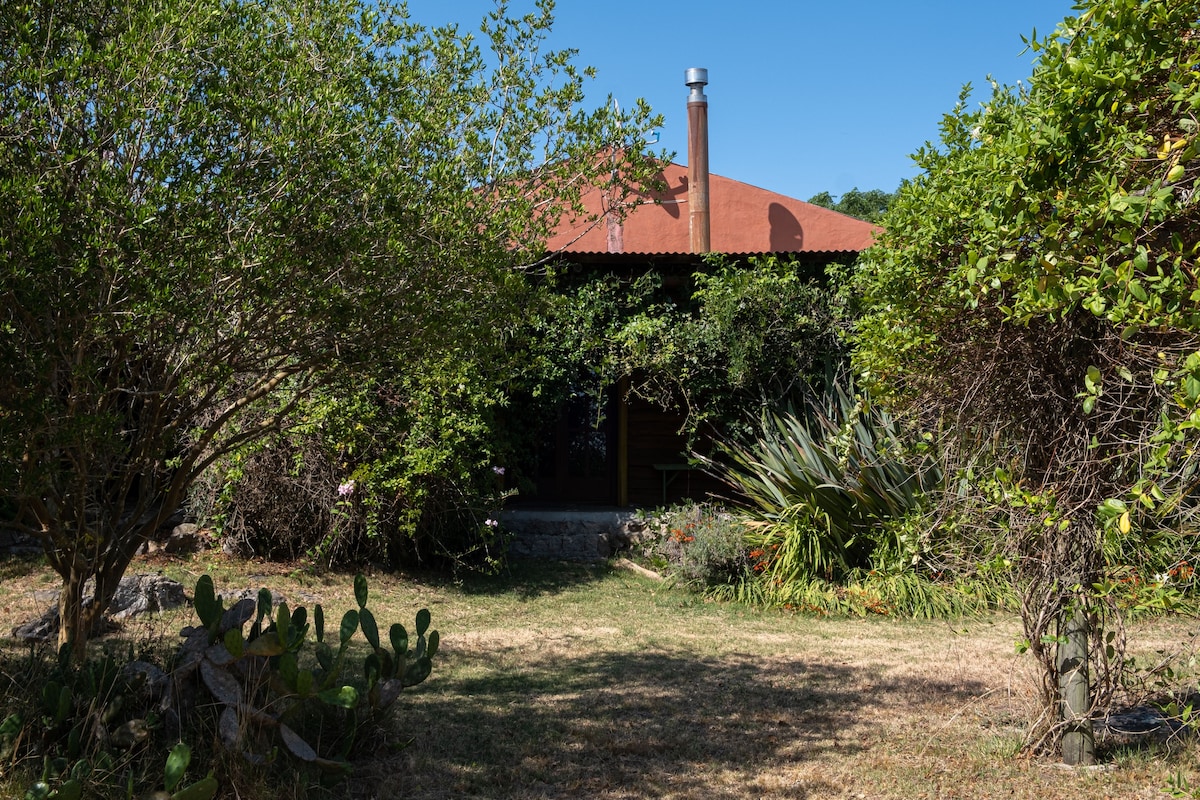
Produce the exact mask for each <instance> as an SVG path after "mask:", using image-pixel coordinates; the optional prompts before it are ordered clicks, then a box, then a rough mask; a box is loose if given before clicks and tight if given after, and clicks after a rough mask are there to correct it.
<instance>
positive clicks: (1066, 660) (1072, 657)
mask: <svg viewBox="0 0 1200 800" xmlns="http://www.w3.org/2000/svg"><path fill="white" fill-rule="evenodd" d="M1089 629H1090V623H1089V621H1088V615H1087V610H1086V609H1085V608H1084V607H1083V606H1082V605H1081V604H1079V603H1078V601H1077V602H1076V603H1074V604H1072V607H1069V608H1067V609H1066V610H1064V611H1063V614H1062V616H1061V617H1060V618H1059V642H1058V691H1059V697H1060V701H1061V706H1062V718H1063V721H1064V722H1065V723H1066V728H1065V729H1064V731H1063V735H1062V741H1061V744H1062V752H1063V763H1064V764H1068V765H1070V766H1091V765H1093V764H1095V763H1096V735H1095V733H1094V732H1093V731H1092V720H1091V718H1090V716H1089V715H1090V713H1091V707H1092V701H1091V691H1090V686H1089V682H1088V638H1089V636H1088V634H1089Z"/></svg>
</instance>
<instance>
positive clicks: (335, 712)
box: [47, 575, 439, 770]
mask: <svg viewBox="0 0 1200 800" xmlns="http://www.w3.org/2000/svg"><path fill="white" fill-rule="evenodd" d="M194 598H195V599H194V605H195V609H196V615H197V617H198V618H199V620H200V626H199V627H193V628H185V629H184V631H183V636H184V637H185V642H184V644H183V645H182V647H181V649H180V657H179V659H178V664H179V666H178V667H177V669H176V685H179V683H180V681H181V680H183V679H185V678H187V677H189V676H192V675H198V676H199V683H200V685H201V686H203V687H204V689H205V690H207V692H208V694H209V695H211V697H212V698H213V699H214V700H216V701H217V702H218V703H219V704H220V705H221V706H223V709H222V711H221V715H220V719H219V720H218V731H219V733H220V736H221V739H222V741H223V742H224V744H225V745H226V746H227V747H229V748H230V749H232V750H235V751H237V752H241V753H242V754H243V755H244V756H245V757H246V758H248V759H249V760H251V761H255V762H257V761H263V760H265V759H266V758H267V754H268V753H269V752H270V749H271V747H272V746H273V745H272V743H273V742H276V741H277V742H279V743H281V744H282V745H283V748H284V750H286V752H288V753H290V754H291V755H292V756H294V757H295V758H298V759H300V760H302V761H305V762H309V763H313V764H316V765H318V766H321V767H324V768H327V769H335V770H341V769H344V768H345V761H343V760H341V759H339V758H336V757H335V758H331V757H327V756H323V755H321V754H320V753H318V751H317V749H316V748H315V747H314V746H313V745H312V744H310V743H309V741H308V740H307V739H305V738H304V736H303V735H302V734H301V733H300V732H299V731H297V730H296V729H295V727H293V725H295V724H296V723H297V722H304V721H305V720H312V719H318V720H320V719H330V718H334V719H336V718H338V717H339V716H341V717H347V718H348V719H340V720H338V722H340V723H341V724H340V725H339V726H338V730H337V731H336V733H337V734H338V735H340V736H343V737H346V738H344V739H343V742H342V748H341V749H342V752H341V753H340V755H341V756H342V757H344V756H345V755H346V754H347V753H348V752H349V749H350V746H351V745H352V743H353V740H352V739H350V738H348V737H351V736H353V732H354V730H355V729H356V728H357V727H358V725H359V724H361V722H362V721H363V720H364V719H365V718H370V717H371V716H373V715H378V714H381V713H383V712H384V711H386V710H387V709H388V708H389V707H390V706H391V705H392V704H393V703H394V702H395V701H396V699H397V698H398V697H399V696H400V693H401V691H402V690H403V689H404V688H406V687H408V686H415V685H416V684H418V683H421V682H422V681H424V680H425V679H426V678H428V677H429V675H430V673H431V672H432V669H433V657H434V656H435V655H436V653H437V649H438V643H439V637H438V633H437V631H432V630H430V629H429V625H430V614H429V611H428V610H427V609H421V610H420V611H419V612H417V616H416V628H415V632H416V640H415V641H410V638H409V635H408V631H407V630H406V629H405V627H404V626H403V625H401V624H399V623H396V624H393V625H392V626H391V627H390V628H389V629H388V638H387V641H386V642H384V641H383V640H382V639H381V637H380V634H379V626H378V623H377V622H376V620H375V615H374V614H373V613H372V612H371V610H370V609H369V608H368V607H367V602H368V599H369V590H368V586H367V581H366V578H364V577H363V576H362V575H358V576H356V577H355V579H354V598H355V601H356V603H357V605H358V608H355V609H350V610H348V611H347V612H346V613H345V614H344V615H343V616H342V619H341V623H340V624H339V625H338V628H337V636H336V642H333V641H329V640H327V639H326V629H325V612H324V609H323V608H322V607H321V606H320V605H319V604H318V605H316V606H314V608H313V612H312V621H311V622H310V621H309V618H308V617H309V615H308V611H307V609H305V608H304V607H303V606H301V607H298V608H296V609H295V610H294V611H292V610H289V608H288V606H287V604H286V603H283V602H280V603H278V604H275V603H274V599H273V598H272V596H271V593H270V591H268V590H267V589H262V590H260V591H259V593H258V596H257V598H256V599H244V600H241V601H239V602H237V603H235V604H234V605H233V606H232V607H230V608H228V609H227V608H225V606H224V603H223V601H222V599H221V597H220V596H218V595H217V593H216V589H215V586H214V585H213V582H212V578H211V577H210V576H208V575H202V576H201V577H200V579H199V580H198V581H197V583H196V591H195V594H194ZM251 620H253V623H252V624H251V625H250V627H249V629H248V630H247V629H246V624H247V623H249V622H251ZM310 631H312V633H313V635H314V640H313V641H311V642H310V640H309V638H308V634H309V632H310ZM359 631H361V632H362V635H363V638H364V639H365V640H366V645H367V648H369V652H368V653H367V654H366V655H365V656H361V655H358V652H359V651H360V650H361V649H362V648H361V647H355V646H354V645H353V642H354V638H355V634H356V633H358V632H359ZM410 644H412V647H411V648H410V646H409V645H410ZM352 653H353V654H352ZM351 661H353V662H355V663H357V664H358V665H359V668H357V669H351V668H350V662H351ZM359 675H361V676H362V677H361V679H360V678H358V677H357V676H359ZM47 699H49V698H47ZM312 710H320V711H322V712H323V713H320V714H311V713H307V712H309V711H312ZM347 721H349V722H353V723H355V724H350V725H347V724H345V723H346V722H347ZM321 738H322V740H323V741H324V740H326V739H328V738H330V737H328V736H323V737H321ZM332 738H337V737H336V736H335V737H332Z"/></svg>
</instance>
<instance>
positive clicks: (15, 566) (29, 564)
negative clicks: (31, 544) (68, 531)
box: [0, 553, 47, 583]
mask: <svg viewBox="0 0 1200 800" xmlns="http://www.w3.org/2000/svg"><path fill="white" fill-rule="evenodd" d="M46 568H47V567H46V557H45V556H44V555H42V554H41V553H6V554H4V555H3V556H0V583H3V582H4V581H11V580H15V579H17V578H24V577H26V576H28V575H32V574H33V573H35V572H41V571H42V570H45V569H46Z"/></svg>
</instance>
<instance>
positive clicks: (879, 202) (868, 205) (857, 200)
mask: <svg viewBox="0 0 1200 800" xmlns="http://www.w3.org/2000/svg"><path fill="white" fill-rule="evenodd" d="M895 197H896V193H895V192H885V191H883V190H882V189H868V190H867V191H865V192H860V191H859V190H858V187H857V186H856V187H854V188H853V189H851V190H850V191H848V192H846V193H845V194H843V195H841V196H840V197H839V198H838V199H837V200H834V199H833V195H831V194H830V193H829V192H819V193H818V194H815V195H813V196H812V197H810V198H808V202H810V203H812V204H813V205H814V206H821V207H822V208H828V209H830V210H831V211H837V212H838V213H841V214H846V215H848V216H851V217H855V218H857V219H861V220H866V221H867V222H880V221H881V220H882V219H883V216H884V214H886V213H887V210H888V207H889V206H890V205H891V204H892V200H894V199H895Z"/></svg>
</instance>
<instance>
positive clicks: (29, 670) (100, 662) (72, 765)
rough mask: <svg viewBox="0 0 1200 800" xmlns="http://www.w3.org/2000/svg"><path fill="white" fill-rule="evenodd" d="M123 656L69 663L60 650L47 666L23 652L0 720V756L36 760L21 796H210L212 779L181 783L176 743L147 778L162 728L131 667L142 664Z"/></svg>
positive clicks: (185, 757)
mask: <svg viewBox="0 0 1200 800" xmlns="http://www.w3.org/2000/svg"><path fill="white" fill-rule="evenodd" d="M131 659H132V651H131V652H129V653H128V654H126V655H125V656H123V657H121V658H118V657H117V656H116V654H115V653H114V652H106V653H105V654H104V655H103V656H102V657H93V658H89V659H88V660H86V661H84V662H83V663H74V662H73V659H72V657H71V650H70V648H69V647H67V646H63V647H62V648H60V650H59V653H58V657H57V658H56V659H52V660H50V662H49V663H48V664H47V663H46V662H45V661H44V660H43V658H42V654H39V653H37V652H35V651H31V652H30V654H29V657H28V659H27V661H26V663H25V664H24V665H23V667H22V669H21V670H19V671H20V672H22V673H23V676H22V678H20V679H18V682H16V683H14V684H13V685H11V686H8V687H6V692H7V694H6V698H5V699H6V702H7V705H8V707H9V708H16V709H18V710H17V711H14V712H13V713H10V714H9V715H8V716H7V717H5V719H4V720H3V722H2V723H0V758H2V759H3V760H4V761H5V762H6V763H11V764H20V762H21V761H23V760H26V759H28V760H31V761H34V762H35V763H36V762H40V763H41V770H40V774H39V775H38V778H37V780H36V781H34V782H33V783H32V785H31V786H30V787H29V789H28V791H27V792H26V793H25V797H26V798H38V799H39V800H40V799H41V798H47V799H51V798H60V799H61V800H66V799H68V798H78V797H80V796H83V794H84V793H85V792H86V793H87V796H103V797H118V796H119V797H129V798H132V797H133V796H134V794H133V792H134V790H135V787H145V786H150V787H153V786H155V785H163V786H165V788H166V792H167V793H166V794H164V795H162V796H163V797H165V798H176V800H208V798H211V797H213V796H214V794H215V793H216V790H217V782H216V779H215V778H214V777H212V775H209V776H207V777H205V778H203V779H201V780H199V781H196V782H194V783H190V784H188V785H186V786H184V785H181V784H182V783H183V781H182V778H183V774H184V771H185V770H186V769H187V766H188V763H189V762H190V760H191V751H190V748H189V747H188V746H187V745H186V744H185V743H183V742H177V743H176V745H175V746H174V748H173V749H172V750H171V752H170V753H168V754H166V756H165V769H164V770H163V772H162V773H161V775H162V778H161V779H160V778H159V777H158V776H156V775H155V774H153V770H152V769H150V767H149V762H150V761H151V760H152V759H153V758H154V757H156V755H157V754H158V753H160V752H161V751H159V750H158V749H157V748H155V747H154V744H155V740H156V738H157V736H158V735H160V734H161V732H162V730H163V728H164V719H163V713H162V712H163V709H162V708H161V707H158V706H156V705H155V704H154V703H153V702H152V699H153V698H152V697H151V696H150V693H148V691H147V689H148V687H147V685H146V682H145V680H143V678H144V676H145V675H146V673H144V672H142V671H141V670H136V669H133V667H134V666H143V667H146V666H149V665H146V664H143V663H142V662H132V661H131ZM20 680H24V681H26V682H27V684H28V686H22V685H21V683H20ZM23 694H24V695H26V696H22V695H23ZM29 695H32V697H30V696H29ZM30 700H32V701H33V703H32V704H30ZM163 763H164V762H159V764H160V765H161V764H163Z"/></svg>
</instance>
